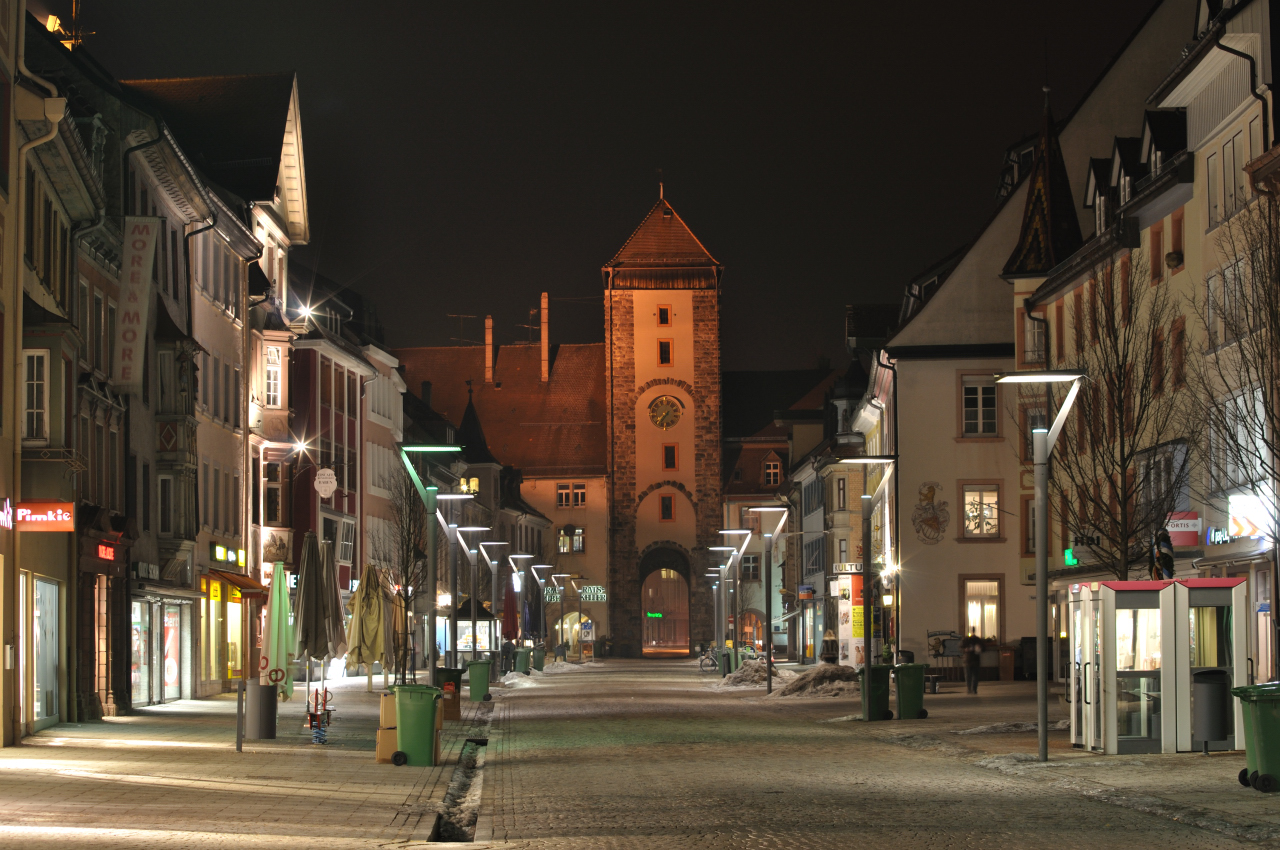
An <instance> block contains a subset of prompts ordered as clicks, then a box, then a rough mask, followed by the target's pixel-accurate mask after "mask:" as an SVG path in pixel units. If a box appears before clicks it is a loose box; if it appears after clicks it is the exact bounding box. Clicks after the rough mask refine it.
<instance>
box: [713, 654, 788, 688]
mask: <svg viewBox="0 0 1280 850" xmlns="http://www.w3.org/2000/svg"><path fill="white" fill-rule="evenodd" d="M795 677H796V674H795V673H793V672H791V671H790V670H782V669H780V668H778V667H776V666H775V667H774V668H773V678H774V679H775V680H777V681H776V682H775V684H781V683H783V682H788V681H790V680H791V679H794V678H795ZM764 683H765V662H764V659H763V658H759V659H751V660H749V661H744V662H742V666H741V667H739V668H738V669H737V670H735V671H733V672H732V673H730V674H729V675H728V676H725V677H724V678H723V679H720V680H719V681H717V682H713V683H712V684H711V685H710V687H712V688H714V689H716V690H727V689H729V688H763V687H764Z"/></svg>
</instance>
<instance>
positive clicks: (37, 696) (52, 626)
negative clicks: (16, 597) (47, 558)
mask: <svg viewBox="0 0 1280 850" xmlns="http://www.w3.org/2000/svg"><path fill="white" fill-rule="evenodd" d="M27 580H28V578H27V576H26V575H23V577H22V583H23V588H22V591H23V592H22V598H23V601H24V602H25V601H26V599H27V593H26V591H27V587H26V584H27ZM32 582H33V585H34V587H33V591H34V592H33V593H32V597H31V603H30V606H29V607H28V610H29V612H30V615H31V659H30V664H31V673H32V675H31V679H30V681H31V696H32V705H31V728H32V729H33V730H35V731H39V730H41V729H44V728H45V727H47V726H53V725H54V724H55V723H58V722H59V721H60V720H61V717H62V715H61V711H62V709H61V706H62V693H61V689H60V688H59V687H58V658H59V655H60V653H59V651H58V632H59V619H60V618H59V613H60V604H59V599H58V583H57V582H54V581H46V580H45V579H41V578H34V579H32ZM24 625H25V624H24Z"/></svg>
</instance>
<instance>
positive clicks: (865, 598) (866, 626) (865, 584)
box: [840, 455, 901, 681]
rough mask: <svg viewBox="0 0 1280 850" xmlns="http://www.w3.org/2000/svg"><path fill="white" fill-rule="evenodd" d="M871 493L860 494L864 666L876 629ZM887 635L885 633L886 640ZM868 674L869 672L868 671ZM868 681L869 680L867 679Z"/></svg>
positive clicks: (854, 460) (886, 460)
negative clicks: (873, 596)
mask: <svg viewBox="0 0 1280 850" xmlns="http://www.w3.org/2000/svg"><path fill="white" fill-rule="evenodd" d="M840 462H841V463H846V464H895V463H897V462H898V456H897V455H863V456H861V457H846V458H841V459H840ZM863 489H864V490H865V489H866V478H865V477H864V478H863ZM900 495H901V494H899V493H897V492H895V493H894V499H898V498H899V497H900ZM871 498H872V497H871V494H869V493H863V495H862V630H863V633H864V635H863V639H862V640H863V642H862V651H863V653H864V658H863V659H862V663H863V665H864V666H867V667H869V666H870V665H871V655H872V648H873V647H874V646H875V639H876V629H875V623H874V622H872V619H871V618H872V613H873V611H874V605H873V602H872V597H871V593H872V590H873V585H874V584H875V580H876V578H878V576H877V575H874V574H873V573H872V570H871V564H872V559H871ZM893 545H894V546H897V545H898V540H897V535H896V532H895V535H894V540H893ZM888 560H889V559H888V553H885V562H886V563H888ZM888 638H889V636H888V635H887V634H886V635H885V640H886V641H887V640H888ZM868 675H870V673H868ZM868 681H869V680H868Z"/></svg>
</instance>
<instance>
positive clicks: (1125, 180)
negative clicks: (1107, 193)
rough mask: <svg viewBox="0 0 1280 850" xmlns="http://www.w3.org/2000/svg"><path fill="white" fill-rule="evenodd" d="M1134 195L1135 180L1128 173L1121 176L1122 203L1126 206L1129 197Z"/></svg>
mask: <svg viewBox="0 0 1280 850" xmlns="http://www.w3.org/2000/svg"><path fill="white" fill-rule="evenodd" d="M1132 196H1133V181H1132V180H1131V179H1130V177H1129V175H1128V174H1124V175H1121V177H1120V205H1121V206H1124V205H1125V204H1127V203H1129V198H1131V197H1132Z"/></svg>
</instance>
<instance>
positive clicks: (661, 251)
mask: <svg viewBox="0 0 1280 850" xmlns="http://www.w3.org/2000/svg"><path fill="white" fill-rule="evenodd" d="M718 265H719V263H717V262H716V260H715V258H714V257H712V256H711V254H710V253H709V252H708V251H707V249H706V248H704V247H703V245H702V243H701V242H699V241H698V237H696V236H694V235H693V232H692V231H691V230H689V227H688V225H686V224H685V223H684V219H682V218H680V216H679V215H678V214H677V213H676V211H675V210H674V209H672V208H671V205H670V204H668V203H667V202H666V201H664V200H662V199H659V200H658V202H657V203H656V204H654V205H653V209H651V210H649V214H648V215H647V216H645V217H644V221H642V222H640V226H639V227H637V228H636V229H635V232H634V233H632V234H631V238H629V239H628V240H627V241H626V244H624V245H623V246H622V248H621V250H619V251H618V253H617V254H616V255H615V256H614V258H613V259H612V260H610V261H609V262H608V263H607V264H606V265H605V268H610V267H614V268H617V267H619V266H632V267H634V266H718Z"/></svg>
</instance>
